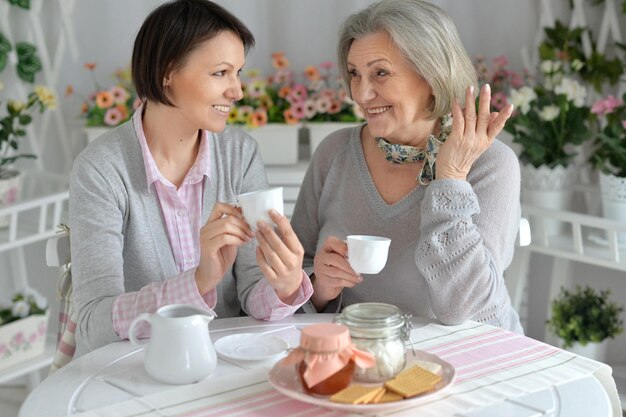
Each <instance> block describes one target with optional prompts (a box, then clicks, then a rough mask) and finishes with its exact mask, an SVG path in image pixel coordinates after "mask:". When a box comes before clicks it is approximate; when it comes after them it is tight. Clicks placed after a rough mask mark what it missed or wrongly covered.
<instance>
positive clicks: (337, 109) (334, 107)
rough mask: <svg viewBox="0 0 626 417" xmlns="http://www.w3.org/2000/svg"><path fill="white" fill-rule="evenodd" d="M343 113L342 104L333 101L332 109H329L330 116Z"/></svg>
mask: <svg viewBox="0 0 626 417" xmlns="http://www.w3.org/2000/svg"><path fill="white" fill-rule="evenodd" d="M340 111H341V102H340V101H339V100H332V101H331V103H330V107H329V108H328V114H337V113H339V112H340Z"/></svg>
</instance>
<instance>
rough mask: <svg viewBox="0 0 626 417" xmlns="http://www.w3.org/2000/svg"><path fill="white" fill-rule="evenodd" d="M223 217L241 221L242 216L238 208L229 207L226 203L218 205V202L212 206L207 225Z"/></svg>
mask: <svg viewBox="0 0 626 417" xmlns="http://www.w3.org/2000/svg"><path fill="white" fill-rule="evenodd" d="M224 215H226V216H233V217H236V218H239V219H242V220H243V215H242V214H241V209H240V208H239V207H235V206H231V205H230V204H226V203H220V202H219V201H218V202H217V203H215V205H214V206H213V210H212V211H211V215H210V216H209V218H208V220H207V223H208V222H211V221H214V220H217V219H220V218H222V217H223V216H224Z"/></svg>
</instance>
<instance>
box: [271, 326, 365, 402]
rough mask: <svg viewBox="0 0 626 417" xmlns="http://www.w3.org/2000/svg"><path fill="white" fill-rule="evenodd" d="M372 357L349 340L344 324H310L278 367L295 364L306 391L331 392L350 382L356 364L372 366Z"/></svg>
mask: <svg viewBox="0 0 626 417" xmlns="http://www.w3.org/2000/svg"><path fill="white" fill-rule="evenodd" d="M375 363H376V362H375V359H374V357H373V356H372V355H371V354H369V353H367V352H362V351H360V350H359V349H357V348H356V347H355V345H354V344H353V343H352V341H351V340H350V332H349V330H348V328H347V327H346V326H343V325H341V324H338V323H320V324H312V325H310V326H307V327H305V328H304V329H302V333H301V334H300V345H299V346H298V347H297V348H296V349H294V350H292V351H291V352H290V353H289V355H288V356H287V357H286V358H285V359H283V360H282V361H281V362H280V364H281V366H289V365H296V366H297V373H298V375H299V377H300V382H301V384H302V388H303V389H304V391H305V392H307V393H309V394H316V395H332V394H335V393H336V392H338V391H341V390H342V389H344V388H345V387H347V386H348V385H349V384H350V382H351V381H352V376H353V373H354V369H355V367H356V366H358V367H360V368H367V367H371V366H374V364H375Z"/></svg>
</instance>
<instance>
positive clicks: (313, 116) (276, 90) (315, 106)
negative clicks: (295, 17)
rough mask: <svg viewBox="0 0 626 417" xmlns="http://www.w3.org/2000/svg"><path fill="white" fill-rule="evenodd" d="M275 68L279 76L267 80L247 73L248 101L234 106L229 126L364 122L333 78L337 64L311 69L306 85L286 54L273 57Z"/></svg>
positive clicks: (277, 54) (336, 78)
mask: <svg viewBox="0 0 626 417" xmlns="http://www.w3.org/2000/svg"><path fill="white" fill-rule="evenodd" d="M272 66H273V67H274V70H275V72H274V73H273V74H272V75H270V76H269V77H267V78H265V77H263V76H262V75H261V73H260V72H259V71H258V70H250V71H248V72H247V73H246V78H245V79H244V80H242V83H241V86H242V89H243V91H244V98H243V99H242V100H241V101H240V102H238V103H237V104H236V105H235V106H233V108H232V110H231V113H230V115H229V118H228V121H229V123H231V124H238V125H246V126H248V127H259V126H263V125H265V124H267V123H287V124H297V123H300V122H301V121H345V122H352V121H357V120H359V119H361V118H362V116H361V115H360V111H359V109H358V108H357V106H356V105H355V104H354V103H353V102H352V100H350V98H349V97H348V95H347V93H346V90H345V88H344V87H343V85H342V83H341V80H340V78H338V77H337V76H334V75H333V74H332V69H333V68H334V67H335V64H334V63H332V62H323V63H321V64H320V65H319V66H318V67H315V66H309V67H307V68H306V69H305V70H304V72H303V76H304V77H303V78H304V80H303V81H302V82H300V81H299V80H297V79H296V74H295V73H294V71H293V70H292V69H291V67H290V63H289V60H288V59H287V58H286V57H285V55H284V53H282V52H277V53H274V54H272Z"/></svg>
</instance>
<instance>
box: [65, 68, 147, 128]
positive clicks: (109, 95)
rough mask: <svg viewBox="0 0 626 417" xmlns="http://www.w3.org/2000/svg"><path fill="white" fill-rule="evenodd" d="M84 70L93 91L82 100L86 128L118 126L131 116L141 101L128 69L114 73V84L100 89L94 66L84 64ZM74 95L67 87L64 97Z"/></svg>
mask: <svg viewBox="0 0 626 417" xmlns="http://www.w3.org/2000/svg"><path fill="white" fill-rule="evenodd" d="M85 68H86V69H87V70H88V71H89V72H90V73H91V77H92V79H93V82H94V85H95V91H94V92H92V93H91V94H90V95H89V96H88V98H86V99H85V98H83V104H82V108H81V116H82V117H84V118H85V119H86V125H87V126H88V127H94V126H107V127H115V126H118V125H120V124H122V123H124V122H125V121H127V120H128V119H130V117H131V116H132V113H133V111H134V110H135V109H137V107H139V105H141V100H140V99H139V98H138V97H137V93H136V92H135V88H134V86H133V83H132V78H131V75H130V70H129V69H118V70H117V71H115V74H114V76H115V84H114V85H113V86H111V87H106V88H105V87H101V86H100V84H99V83H98V81H97V79H96V74H95V70H96V64H95V63H92V62H91V63H86V64H85ZM72 94H74V88H73V87H72V86H71V85H68V87H67V90H66V96H70V95H72Z"/></svg>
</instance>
